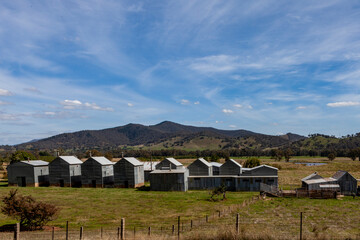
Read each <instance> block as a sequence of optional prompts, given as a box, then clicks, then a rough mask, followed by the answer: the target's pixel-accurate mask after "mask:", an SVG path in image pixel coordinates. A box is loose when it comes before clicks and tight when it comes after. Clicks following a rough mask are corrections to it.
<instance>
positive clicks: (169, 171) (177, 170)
mask: <svg viewBox="0 0 360 240" xmlns="http://www.w3.org/2000/svg"><path fill="white" fill-rule="evenodd" d="M186 171H188V170H187V169H186V168H184V169H173V170H154V171H152V172H151V173H150V174H161V173H185V172H186Z"/></svg>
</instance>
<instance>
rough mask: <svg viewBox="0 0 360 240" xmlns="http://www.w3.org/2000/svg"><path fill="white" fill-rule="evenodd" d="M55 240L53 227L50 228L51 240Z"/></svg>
mask: <svg viewBox="0 0 360 240" xmlns="http://www.w3.org/2000/svg"><path fill="white" fill-rule="evenodd" d="M54 239H55V227H52V233H51V240H54Z"/></svg>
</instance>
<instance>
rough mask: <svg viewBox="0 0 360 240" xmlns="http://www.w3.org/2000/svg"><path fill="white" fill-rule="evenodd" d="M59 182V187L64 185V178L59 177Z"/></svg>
mask: <svg viewBox="0 0 360 240" xmlns="http://www.w3.org/2000/svg"><path fill="white" fill-rule="evenodd" d="M59 184H60V187H64V186H65V182H64V179H60V182H59Z"/></svg>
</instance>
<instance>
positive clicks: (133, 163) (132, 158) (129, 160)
mask: <svg viewBox="0 0 360 240" xmlns="http://www.w3.org/2000/svg"><path fill="white" fill-rule="evenodd" d="M122 159H124V160H126V161H128V162H129V163H131V164H132V165H134V166H142V165H144V164H143V163H142V162H140V161H139V160H137V159H136V158H134V157H124V158H122ZM120 161H121V160H120Z"/></svg>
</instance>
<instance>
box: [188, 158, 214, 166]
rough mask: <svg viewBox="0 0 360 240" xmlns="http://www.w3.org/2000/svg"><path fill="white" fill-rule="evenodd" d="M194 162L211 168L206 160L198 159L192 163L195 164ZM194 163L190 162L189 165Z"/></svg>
mask: <svg viewBox="0 0 360 240" xmlns="http://www.w3.org/2000/svg"><path fill="white" fill-rule="evenodd" d="M196 161H200V162H201V163H202V164H204V165H205V166H207V167H211V166H212V165H211V164H210V163H209V162H208V161H206V160H205V159H203V158H198V159H196V160H195V161H194V162H196ZM194 162H192V163H191V164H193V163H194ZM191 164H190V165H191Z"/></svg>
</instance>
